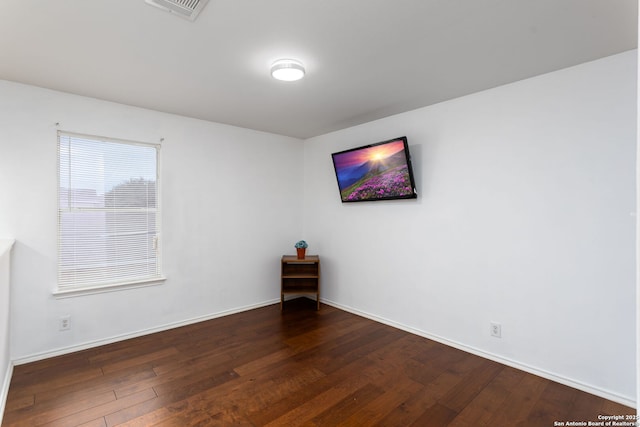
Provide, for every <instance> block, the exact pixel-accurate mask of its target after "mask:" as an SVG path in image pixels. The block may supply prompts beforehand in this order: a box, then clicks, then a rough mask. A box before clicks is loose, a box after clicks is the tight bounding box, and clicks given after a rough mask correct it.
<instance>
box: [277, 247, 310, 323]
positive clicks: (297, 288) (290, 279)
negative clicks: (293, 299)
mask: <svg viewBox="0 0 640 427" xmlns="http://www.w3.org/2000/svg"><path fill="white" fill-rule="evenodd" d="M285 294H315V295H316V310H320V256H318V255H307V256H305V257H304V258H303V259H298V257H297V256H295V255H283V256H282V274H281V276H280V311H282V309H283V305H284V296H285Z"/></svg>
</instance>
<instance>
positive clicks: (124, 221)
mask: <svg viewBox="0 0 640 427" xmlns="http://www.w3.org/2000/svg"><path fill="white" fill-rule="evenodd" d="M159 148H160V147H159V146H157V145H151V144H139V143H132V142H124V141H118V140H110V139H106V138H98V137H91V136H82V135H75V134H69V133H63V132H59V133H58V182H59V185H58V291H67V290H76V289H85V288H90V289H93V288H98V287H103V286H112V285H121V284H131V283H138V282H146V281H153V280H158V279H160V278H161V277H160V276H161V274H160V259H159V252H160V251H159V248H158V243H159V241H158V239H159V235H160V232H159V229H158V227H159V220H158V218H159V212H158V155H159Z"/></svg>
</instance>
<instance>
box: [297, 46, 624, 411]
mask: <svg viewBox="0 0 640 427" xmlns="http://www.w3.org/2000/svg"><path fill="white" fill-rule="evenodd" d="M429 84H430V82H425V85H429ZM635 94H636V51H631V52H626V53H623V54H620V55H616V56H612V57H608V58H605V59H602V60H599V61H595V62H591V63H587V64H583V65H580V66H577V67H573V68H570V69H565V70H561V71H558V72H554V73H550V74H547V75H543V76H539V77H536V78H532V79H529V80H525V81H520V82H517V83H514V84H510V85H507V86H502V87H499V88H496V89H492V90H488V91H485V92H481V93H477V94H474V95H471V96H466V97H463V98H459V99H456V100H453V101H449V102H444V103H441V104H438V105H434V106H431V107H426V108H422V109H419V110H415V111H412V112H408V113H405V114H400V115H397V116H393V117H389V118H386V119H382V120H379V121H375V122H372V123H369V124H365V125H362V126H357V127H353V128H350V129H346V130H343V131H338V132H334V133H331V134H327V135H324V136H319V137H316V138H312V139H310V140H307V141H306V142H305V203H304V211H305V232H304V234H305V236H306V238H307V239H308V241H309V243H310V245H313V247H314V252H318V253H320V255H321V256H322V268H323V297H324V298H325V299H326V300H327V301H328V302H330V303H332V304H335V305H337V306H340V307H343V308H347V309H349V310H353V311H355V312H359V313H363V314H366V315H369V316H371V317H374V318H377V319H381V320H384V321H386V322H388V323H391V324H395V325H399V326H401V327H404V328H406V329H409V330H413V331H416V332H418V333H420V334H423V335H426V336H431V337H438V338H439V339H441V340H443V341H445V342H449V343H453V344H455V345H458V346H460V347H462V348H465V349H468V350H472V351H475V352H477V353H480V354H484V355H488V356H490V357H494V358H497V359H499V360H502V361H506V362H508V363H510V364H513V365H516V366H519V367H522V368H526V369H528V370H530V371H533V372H537V373H539V374H543V375H545V376H547V377H550V378H554V379H557V380H561V381H563V382H565V383H569V384H571V385H574V386H577V387H580V388H583V389H586V390H589V391H592V392H596V393H598V394H600V395H604V396H608V397H610V398H614V399H616V400H618V401H621V402H623V403H627V404H633V403H634V400H635V398H634V396H635V360H636V359H635V327H634V325H635V311H636V307H635V285H634V282H635V279H634V274H635V252H634V245H635V238H634V234H635V218H634V216H633V215H634V214H633V213H634V211H635V184H634V182H635V132H636V129H635V123H636V98H635V96H636V95H635ZM402 135H406V136H407V137H408V140H409V146H410V151H411V153H412V156H413V165H414V171H415V175H416V179H417V189H418V192H419V198H418V199H417V200H404V201H387V202H373V203H371V202H369V203H353V204H341V202H340V199H339V194H338V188H337V183H336V178H335V174H334V171H333V165H332V163H331V156H330V154H331V153H332V152H336V151H340V150H344V149H347V148H351V147H356V146H359V145H363V144H368V143H373V142H377V141H382V140H385V139H390V138H393V137H397V136H402ZM492 321H495V322H500V323H501V324H502V339H497V338H494V337H491V336H490V335H489V323H490V322H492Z"/></svg>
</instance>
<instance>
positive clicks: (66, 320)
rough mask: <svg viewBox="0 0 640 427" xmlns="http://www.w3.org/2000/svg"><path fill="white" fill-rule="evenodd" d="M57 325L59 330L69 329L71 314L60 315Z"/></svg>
mask: <svg viewBox="0 0 640 427" xmlns="http://www.w3.org/2000/svg"><path fill="white" fill-rule="evenodd" d="M58 327H59V329H60V330H61V331H68V330H69V329H71V316H69V315H67V316H61V317H60V320H59V323H58Z"/></svg>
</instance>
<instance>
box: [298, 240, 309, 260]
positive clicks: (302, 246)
mask: <svg viewBox="0 0 640 427" xmlns="http://www.w3.org/2000/svg"><path fill="white" fill-rule="evenodd" d="M295 246H296V251H297V252H298V259H304V257H305V252H306V251H307V248H308V247H309V245H308V244H307V242H305V241H304V240H300V241H299V242H297V243H296V245H295Z"/></svg>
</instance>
